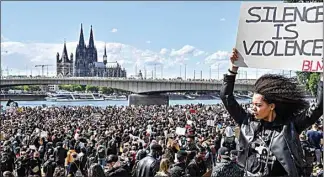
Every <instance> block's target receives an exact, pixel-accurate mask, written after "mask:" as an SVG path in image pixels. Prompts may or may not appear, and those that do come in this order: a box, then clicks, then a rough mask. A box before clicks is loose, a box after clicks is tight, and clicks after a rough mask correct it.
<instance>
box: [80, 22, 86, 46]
mask: <svg viewBox="0 0 324 177" xmlns="http://www.w3.org/2000/svg"><path fill="white" fill-rule="evenodd" d="M79 46H80V47H85V43H84V37H83V28H82V23H81V31H80V38H79Z"/></svg>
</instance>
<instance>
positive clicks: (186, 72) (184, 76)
mask: <svg viewBox="0 0 324 177" xmlns="http://www.w3.org/2000/svg"><path fill="white" fill-rule="evenodd" d="M184 77H185V80H187V64H185V75H184Z"/></svg>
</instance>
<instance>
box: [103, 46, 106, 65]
mask: <svg viewBox="0 0 324 177" xmlns="http://www.w3.org/2000/svg"><path fill="white" fill-rule="evenodd" d="M103 63H104V65H106V64H107V51H106V43H105V51H104V55H103Z"/></svg>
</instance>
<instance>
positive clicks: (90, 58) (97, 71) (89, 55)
mask: <svg viewBox="0 0 324 177" xmlns="http://www.w3.org/2000/svg"><path fill="white" fill-rule="evenodd" d="M64 50H65V51H66V46H65V43H64ZM64 50H63V53H64ZM63 55H64V54H63ZM71 57H72V68H73V71H72V74H69V75H63V76H74V77H93V76H96V77H126V74H127V73H126V70H125V68H122V67H121V66H120V64H119V63H118V62H117V61H115V62H108V60H107V51H106V46H105V50H104V55H103V62H98V54H97V48H96V46H95V44H94V37H93V30H92V26H91V29H90V38H89V44H88V46H86V44H85V42H84V37H83V28H82V24H81V31H80V38H79V43H78V45H77V47H76V51H75V61H74V65H73V55H72V54H71ZM71 57H70V58H71ZM57 61H58V60H57ZM112 63H114V64H113V65H112ZM59 66H60V68H61V65H59V63H58V62H57V67H58V68H57V70H59ZM60 70H61V69H60ZM57 75H59V72H58V73H57Z"/></svg>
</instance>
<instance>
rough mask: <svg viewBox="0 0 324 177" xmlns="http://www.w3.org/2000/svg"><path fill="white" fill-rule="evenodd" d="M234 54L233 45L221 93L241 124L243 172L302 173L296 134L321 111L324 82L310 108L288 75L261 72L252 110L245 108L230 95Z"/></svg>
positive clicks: (296, 176)
mask: <svg viewBox="0 0 324 177" xmlns="http://www.w3.org/2000/svg"><path fill="white" fill-rule="evenodd" d="M237 56H238V53H237V50H236V49H234V51H233V54H232V56H231V66H230V69H229V70H228V74H225V75H224V80H223V86H222V89H221V94H220V95H221V99H222V101H223V103H224V105H225V107H226V109H227V111H228V112H229V114H230V115H231V117H233V118H234V120H235V121H236V122H237V123H238V124H239V125H240V128H241V130H240V137H239V154H238V163H239V165H240V166H242V167H244V171H245V176H292V177H298V176H304V175H305V174H304V171H305V170H304V169H305V165H306V164H305V161H304V159H303V151H302V149H301V146H300V142H299V138H298V137H299V134H300V133H301V132H302V131H303V130H305V129H306V128H308V127H309V126H311V125H312V124H313V123H315V122H316V121H317V120H318V119H319V118H320V117H321V116H322V114H323V90H322V88H323V86H322V85H323V82H322V81H321V82H320V84H319V87H318V92H317V93H319V94H318V96H317V104H316V106H315V108H312V109H311V108H309V103H308V102H307V101H306V100H305V99H304V95H303V91H302V90H300V89H298V87H297V84H296V83H294V82H292V80H291V79H289V78H286V77H284V76H280V75H271V74H267V75H263V76H261V77H260V78H259V79H258V80H257V81H256V83H255V85H254V95H253V98H252V105H253V108H252V112H247V111H246V110H244V109H243V108H242V107H241V106H240V105H239V104H238V103H237V101H236V100H235V97H234V95H233V90H234V83H235V76H236V74H237V70H238V67H237V66H235V65H234V64H233V63H234V61H236V60H237V58H238V57H237ZM321 80H322V79H321Z"/></svg>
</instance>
